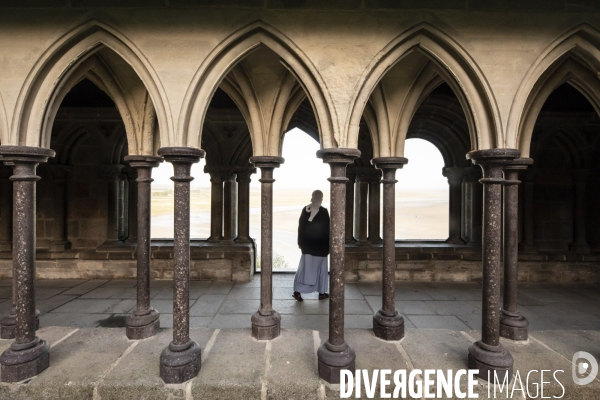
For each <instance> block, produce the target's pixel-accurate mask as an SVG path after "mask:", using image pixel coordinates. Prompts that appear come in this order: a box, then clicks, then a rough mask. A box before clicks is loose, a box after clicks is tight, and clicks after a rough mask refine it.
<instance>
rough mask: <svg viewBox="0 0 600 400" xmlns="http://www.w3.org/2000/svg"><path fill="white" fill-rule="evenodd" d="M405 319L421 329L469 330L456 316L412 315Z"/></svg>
mask: <svg viewBox="0 0 600 400" xmlns="http://www.w3.org/2000/svg"><path fill="white" fill-rule="evenodd" d="M405 318H408V319H410V321H411V322H412V323H413V324H414V325H415V326H416V327H417V328H419V329H454V330H457V331H464V330H468V329H469V327H468V326H467V325H465V323H464V322H462V321H461V320H460V319H458V318H457V317H456V316H454V315H410V316H406V317H405Z"/></svg>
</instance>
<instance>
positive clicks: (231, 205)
mask: <svg viewBox="0 0 600 400" xmlns="http://www.w3.org/2000/svg"><path fill="white" fill-rule="evenodd" d="M235 180H236V176H235V173H228V174H225V175H223V240H225V241H228V242H232V241H233V240H234V239H235V238H236V236H237V229H236V228H237V186H236V182H235Z"/></svg>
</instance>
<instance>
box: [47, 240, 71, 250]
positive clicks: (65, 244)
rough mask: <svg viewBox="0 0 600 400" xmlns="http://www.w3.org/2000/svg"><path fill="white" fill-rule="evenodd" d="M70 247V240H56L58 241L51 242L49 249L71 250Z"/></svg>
mask: <svg viewBox="0 0 600 400" xmlns="http://www.w3.org/2000/svg"><path fill="white" fill-rule="evenodd" d="M70 248H71V242H69V241H68V240H56V241H53V242H50V247H49V250H50V251H64V250H69V249H70Z"/></svg>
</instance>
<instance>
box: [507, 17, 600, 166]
mask: <svg viewBox="0 0 600 400" xmlns="http://www.w3.org/2000/svg"><path fill="white" fill-rule="evenodd" d="M599 73H600V31H598V30H596V29H595V28H593V27H590V26H588V25H581V26H578V27H576V28H574V29H571V30H570V31H569V32H567V33H565V34H564V35H562V36H560V37H559V38H558V39H556V40H555V41H554V42H552V43H551V44H550V45H549V46H548V47H547V48H546V49H545V50H544V51H543V52H542V54H541V55H540V57H539V58H538V60H537V61H536V62H535V63H534V64H533V66H532V67H531V68H530V70H529V71H528V72H527V74H526V75H525V77H524V78H523V81H522V82H521V85H519V89H518V90H517V93H516V95H515V98H514V100H513V103H512V106H511V109H510V113H509V118H508V125H507V135H506V143H505V145H506V147H510V148H518V149H519V150H521V156H522V157H528V156H529V152H530V146H531V138H532V136H533V128H534V125H535V122H536V120H537V118H538V115H539V113H540V110H541V109H542V106H543V105H544V103H545V102H546V100H547V99H548V96H550V94H551V93H552V92H553V91H554V90H555V89H556V88H557V87H559V86H560V85H562V84H563V83H568V84H570V85H571V86H573V87H574V88H575V89H577V90H578V91H579V92H580V93H581V94H582V95H583V96H584V97H585V98H586V99H587V100H588V101H589V102H590V103H591V104H592V106H593V107H594V109H595V110H596V112H597V113H598V114H599V115H600V80H599V75H598V74H599Z"/></svg>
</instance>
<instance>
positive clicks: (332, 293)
mask: <svg viewBox="0 0 600 400" xmlns="http://www.w3.org/2000/svg"><path fill="white" fill-rule="evenodd" d="M317 157H319V158H322V159H323V162H325V163H327V164H329V166H330V167H331V177H330V178H329V179H328V180H329V182H330V186H331V224H330V233H329V238H330V239H329V259H330V260H331V265H330V272H329V276H330V278H329V279H330V283H329V338H328V339H327V341H326V342H325V343H323V344H322V345H321V347H319V350H318V351H317V358H318V359H319V377H320V378H321V379H324V380H325V381H327V382H329V383H334V384H336V383H340V370H342V369H349V370H350V371H354V370H355V359H356V354H355V353H354V350H353V349H352V348H351V347H350V346H348V344H346V342H345V340H344V262H345V246H344V241H345V238H344V233H345V227H344V225H345V222H346V216H345V215H344V214H345V213H346V205H345V204H344V203H345V202H346V182H347V181H348V178H346V166H347V165H348V164H351V163H352V162H354V159H355V158H357V157H360V150H358V149H340V148H337V149H322V150H319V151H317Z"/></svg>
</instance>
